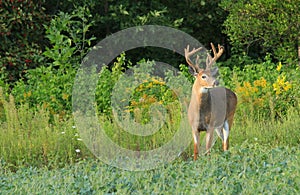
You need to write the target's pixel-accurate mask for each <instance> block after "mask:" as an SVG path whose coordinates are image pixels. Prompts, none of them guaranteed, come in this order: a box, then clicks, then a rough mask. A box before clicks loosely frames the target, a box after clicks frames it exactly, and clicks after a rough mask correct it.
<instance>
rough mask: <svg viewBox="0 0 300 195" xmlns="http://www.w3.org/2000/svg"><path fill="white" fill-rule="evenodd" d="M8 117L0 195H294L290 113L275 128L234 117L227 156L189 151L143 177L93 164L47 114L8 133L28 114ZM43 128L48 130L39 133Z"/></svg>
mask: <svg viewBox="0 0 300 195" xmlns="http://www.w3.org/2000/svg"><path fill="white" fill-rule="evenodd" d="M6 103H8V104H9V102H6ZM22 109H23V110H22ZM10 110H11V112H10V115H12V116H15V117H10V118H11V119H12V122H11V123H2V125H1V126H0V127H1V131H0V134H1V136H0V140H1V144H2V146H4V145H5V144H6V146H9V147H7V148H6V149H5V147H1V161H0V194H299V193H300V187H299V186H300V185H299V184H300V177H299V176H300V150H299V146H300V134H299V130H300V119H299V116H298V115H297V114H296V112H294V111H293V110H291V111H290V112H289V114H288V115H287V117H286V118H285V119H284V120H282V121H281V122H279V121H272V120H270V121H263V122H257V121H253V120H251V117H249V118H245V117H244V118H243V119H242V118H241V117H239V115H237V117H236V121H235V126H234V128H233V129H232V132H231V135H230V139H231V148H230V150H229V151H228V152H225V153H224V152H222V151H221V147H220V145H221V143H220V140H219V139H218V140H217V142H216V144H215V145H214V147H213V150H212V153H211V155H210V156H200V158H199V159H198V161H196V162H193V161H192V156H191V154H192V152H191V147H190V148H188V149H187V150H186V151H185V153H186V155H185V158H178V159H176V160H175V161H173V162H171V163H167V164H165V165H164V166H162V167H158V168H157V169H154V170H149V171H141V172H130V171H124V170H120V169H118V168H114V167H111V166H109V165H106V164H104V163H102V162H100V161H98V160H97V159H95V158H93V156H92V155H91V154H90V153H89V152H88V150H87V149H86V148H85V146H84V144H82V141H80V138H78V137H77V136H78V135H77V132H76V128H74V127H73V126H72V122H71V121H60V120H58V119H56V120H54V121H56V122H54V123H53V124H52V126H49V124H48V123H45V120H49V119H48V118H47V112H45V113H44V112H42V111H39V117H36V118H33V119H32V120H30V121H32V122H31V123H26V124H27V125H29V126H27V127H26V128H22V125H21V126H20V131H18V132H16V131H13V130H12V129H13V127H12V126H10V125H11V124H22V120H24V121H23V124H25V121H28V120H29V119H28V118H27V119H26V118H24V117H25V115H24V113H23V112H25V111H26V110H28V109H26V107H23V108H20V109H16V110H15V111H13V109H10ZM22 113H23V114H22ZM31 114H32V115H31ZM22 115H24V117H23V118H22V117H20V116H22ZM26 116H27V117H33V116H36V114H34V112H33V113H28V112H27V114H26ZM38 119H39V120H38ZM17 121H19V122H17ZM43 121H44V122H43ZM8 127H9V128H11V131H8V130H7V129H9V128H8ZM42 128H44V129H46V130H47V131H39V133H38V132H37V130H40V129H42ZM25 129H27V130H25ZM28 129H29V130H31V132H30V131H28ZM5 130H6V131H5ZM29 132H30V133H31V134H30V136H28V133H29ZM187 136H191V135H187ZM9 144H11V145H9ZM32 144H35V145H34V147H33V145H32ZM8 148H9V149H8ZM77 148H80V153H77V152H76V150H77ZM18 151H19V152H18ZM13 157H14V158H16V159H13Z"/></svg>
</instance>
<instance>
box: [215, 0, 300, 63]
mask: <svg viewBox="0 0 300 195" xmlns="http://www.w3.org/2000/svg"><path fill="white" fill-rule="evenodd" d="M221 7H223V8H224V9H225V10H227V11H228V12H229V15H228V17H227V18H226V20H225V22H224V26H225V28H226V29H225V31H224V32H225V33H226V35H227V36H228V37H229V39H230V43H231V44H232V45H233V47H234V53H235V54H241V53H242V52H246V53H247V55H250V56H252V57H254V58H263V56H264V55H266V53H267V52H271V53H272V54H273V55H274V58H276V59H277V60H278V61H282V62H285V63H286V62H288V63H291V64H292V63H295V62H296V61H297V58H298V54H297V48H296V47H295V44H296V45H298V46H299V27H300V25H299V17H298V13H297V12H298V11H297V10H298V8H299V1H274V0H250V1H248V0H238V1H231V0H223V1H222V2H221Z"/></svg>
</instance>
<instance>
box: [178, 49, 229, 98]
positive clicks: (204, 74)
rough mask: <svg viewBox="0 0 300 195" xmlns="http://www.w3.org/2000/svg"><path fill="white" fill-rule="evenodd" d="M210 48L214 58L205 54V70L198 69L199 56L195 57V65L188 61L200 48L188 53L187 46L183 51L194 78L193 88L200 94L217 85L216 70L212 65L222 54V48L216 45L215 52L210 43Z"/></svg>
mask: <svg viewBox="0 0 300 195" xmlns="http://www.w3.org/2000/svg"><path fill="white" fill-rule="evenodd" d="M211 47H212V50H213V53H214V57H213V58H212V57H211V56H210V55H209V54H207V58H206V67H205V69H202V68H200V67H199V63H200V60H199V55H197V57H196V63H193V62H192V61H191V59H190V57H191V56H192V55H194V54H195V53H196V52H198V51H200V50H201V49H202V47H199V48H198V49H195V48H194V49H193V50H192V51H189V45H188V46H187V48H185V49H184V53H185V59H186V62H187V63H188V65H189V66H190V70H191V73H192V74H193V75H194V76H195V77H196V80H195V83H194V86H196V87H197V88H198V89H200V91H201V92H205V91H207V89H208V88H212V87H215V86H217V85H218V84H219V82H218V80H217V79H216V77H217V76H218V68H217V67H215V68H212V65H213V63H215V62H216V60H217V59H218V58H220V57H221V55H222V53H223V52H224V48H223V47H222V46H220V45H218V52H217V51H216V48H215V46H214V45H213V44H212V43H211Z"/></svg>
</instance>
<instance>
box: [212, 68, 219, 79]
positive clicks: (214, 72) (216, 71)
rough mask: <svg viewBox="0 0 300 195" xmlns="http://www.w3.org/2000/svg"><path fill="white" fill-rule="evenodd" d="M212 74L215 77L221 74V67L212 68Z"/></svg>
mask: <svg viewBox="0 0 300 195" xmlns="http://www.w3.org/2000/svg"><path fill="white" fill-rule="evenodd" d="M211 75H212V76H213V77H217V76H219V69H218V67H214V68H213V69H212V70H211Z"/></svg>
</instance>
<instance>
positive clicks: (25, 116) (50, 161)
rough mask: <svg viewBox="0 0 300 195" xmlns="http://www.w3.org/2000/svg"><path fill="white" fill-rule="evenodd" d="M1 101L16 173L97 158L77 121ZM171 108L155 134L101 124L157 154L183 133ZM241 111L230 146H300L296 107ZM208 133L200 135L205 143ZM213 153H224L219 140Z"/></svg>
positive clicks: (1, 145) (121, 140)
mask: <svg viewBox="0 0 300 195" xmlns="http://www.w3.org/2000/svg"><path fill="white" fill-rule="evenodd" d="M0 102H1V104H2V105H1V106H0V108H1V114H2V116H1V122H0V159H1V160H2V161H4V162H5V164H6V166H8V167H10V168H12V169H18V167H20V166H37V167H40V166H47V167H50V168H55V167H63V166H65V165H66V164H70V163H71V164H72V163H74V162H77V161H78V160H81V159H84V158H94V156H93V154H91V152H90V151H89V150H88V148H87V147H86V146H85V144H84V143H83V140H82V139H81V138H80V137H79V133H78V130H77V127H75V126H74V122H73V119H72V118H70V119H60V118H59V116H58V115H53V116H52V118H51V119H50V114H49V112H48V111H47V110H46V109H44V108H43V107H37V108H35V109H33V108H29V106H28V104H26V103H25V104H21V105H19V106H18V107H16V105H15V102H14V98H13V96H11V95H10V96H9V98H8V99H6V98H5V97H4V96H3V95H2V92H1V91H0ZM168 109H169V117H168V120H167V121H166V123H165V124H163V126H162V127H161V129H160V130H159V131H157V132H156V133H154V134H153V135H151V136H134V135H132V134H130V133H128V132H126V131H125V130H123V129H122V128H121V127H120V126H119V125H118V124H117V123H116V122H115V121H114V120H111V118H108V117H103V116H102V117H100V118H99V122H100V124H101V125H102V126H103V127H104V130H105V132H106V134H107V135H108V136H109V137H110V138H111V140H113V142H115V143H116V144H118V145H119V146H121V147H124V148H127V149H131V150H152V149H155V148H158V147H161V146H162V145H163V144H165V143H166V142H167V141H169V140H170V138H172V136H174V134H175V133H176V131H178V128H179V125H178V121H180V115H178V106H176V104H174V105H169V108H168ZM239 112H240V111H239V110H238V111H237V113H236V116H235V121H234V125H233V127H232V130H231V132H230V145H231V147H239V146H241V145H243V144H244V143H251V144H259V145H263V146H265V147H268V148H273V147H278V146H291V147H292V146H299V144H300V133H299V130H300V117H299V113H298V111H297V109H293V108H290V109H289V111H288V113H287V115H286V117H284V118H282V120H281V121H276V120H269V121H266V120H257V117H255V118H253V117H251V116H249V117H245V116H241V115H239ZM140 117H141V116H137V118H140ZM128 125H130V124H128ZM187 128H189V127H187ZM188 132H190V130H189V129H188ZM204 135H205V134H204V133H202V134H201V136H202V139H203V136H204ZM186 136H189V137H190V138H191V142H192V136H191V133H189V134H187V135H186ZM191 150H192V147H188V148H187V150H186V151H185V152H184V154H185V155H184V157H185V158H184V159H190V158H191V155H192V151H191ZM213 150H215V152H217V153H218V151H219V152H221V142H220V139H218V140H217V142H216V145H215V146H214V148H213Z"/></svg>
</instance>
